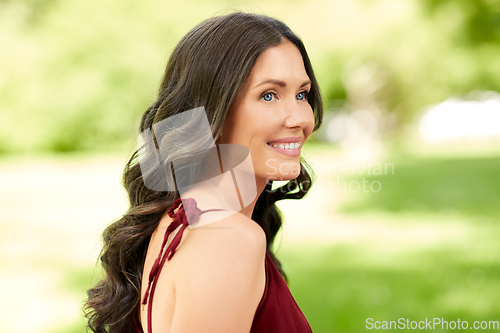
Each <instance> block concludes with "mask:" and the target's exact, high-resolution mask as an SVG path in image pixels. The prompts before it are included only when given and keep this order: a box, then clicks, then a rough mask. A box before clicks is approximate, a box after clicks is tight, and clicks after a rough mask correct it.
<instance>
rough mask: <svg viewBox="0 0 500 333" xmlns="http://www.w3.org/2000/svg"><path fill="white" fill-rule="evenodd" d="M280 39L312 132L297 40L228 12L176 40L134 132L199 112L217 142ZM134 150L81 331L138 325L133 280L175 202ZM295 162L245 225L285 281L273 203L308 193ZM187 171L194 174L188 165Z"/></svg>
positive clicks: (304, 168)
mask: <svg viewBox="0 0 500 333" xmlns="http://www.w3.org/2000/svg"><path fill="white" fill-rule="evenodd" d="M285 40H288V41H290V42H292V43H293V44H294V45H295V46H296V47H297V48H298V49H299V51H300V53H301V55H302V59H303V61H304V66H305V70H306V72H307V74H308V76H309V78H310V80H311V90H310V93H309V95H308V102H309V104H310V105H311V107H312V109H313V112H314V118H315V127H314V130H317V129H318V128H319V126H320V125H321V121H322V118H323V105H322V100H321V95H320V92H319V87H318V83H317V81H316V78H315V76H314V72H313V69H312V66H311V63H310V60H309V57H308V55H307V52H306V49H305V47H304V45H303V43H302V41H301V40H300V38H299V37H297V36H296V35H295V34H294V33H293V32H292V31H291V30H290V28H289V27H288V26H287V25H285V24H284V23H282V22H280V21H278V20H276V19H273V18H270V17H267V16H263V15H257V14H249V13H241V12H235V13H231V14H227V15H224V16H217V17H213V18H210V19H208V20H206V21H203V22H202V23H200V24H199V25H197V26H196V27H194V28H193V29H192V30H191V31H189V32H188V33H187V34H186V35H185V36H184V37H183V38H182V39H181V40H180V42H179V43H178V44H177V46H176V47H175V49H174V50H173V52H172V55H171V56H170V59H169V61H168V63H167V67H166V70H165V73H164V76H163V79H162V82H161V85H160V89H159V92H158V97H157V99H156V100H155V101H154V102H153V103H152V105H151V106H150V107H149V108H148V109H147V110H146V112H145V113H144V114H143V116H142V119H141V123H140V128H139V132H140V133H143V132H144V131H146V130H148V129H151V128H152V126H153V124H155V123H157V122H159V121H161V120H163V119H166V118H168V117H171V116H173V115H176V114H179V113H181V112H183V111H186V110H190V109H193V108H196V107H200V106H204V107H205V112H206V115H207V118H208V121H209V124H210V129H211V131H212V134H213V138H215V139H216V140H217V141H218V140H219V138H220V135H221V133H222V129H223V125H224V121H225V119H226V117H227V116H228V113H229V110H230V108H231V105H232V104H233V102H234V101H235V99H236V97H237V95H238V93H239V92H240V90H241V89H242V87H243V85H244V83H245V80H246V79H247V77H248V75H249V74H250V71H251V69H252V68H253V66H254V64H255V62H256V60H257V58H258V57H259V55H260V54H262V52H263V51H265V50H266V49H268V48H270V47H273V46H277V45H279V44H280V43H282V42H283V41H285ZM165 137H167V136H165ZM157 139H158V138H157ZM193 140H196V139H193ZM190 146H191V145H190ZM195 146H196V145H193V147H195ZM140 150H141V148H139V149H138V150H137V151H135V152H134V153H133V154H132V156H131V158H130V159H129V160H128V162H127V163H126V165H125V169H124V172H123V180H122V181H123V185H124V187H125V189H126V191H127V193H128V197H129V203H130V207H129V209H128V210H127V211H126V212H125V213H124V214H123V216H122V217H121V218H120V219H118V220H117V221H115V222H114V223H112V224H111V225H110V226H108V227H107V228H106V229H105V230H104V232H103V235H102V238H103V248H102V251H101V254H100V260H101V264H102V266H103V268H104V271H105V276H104V279H103V280H102V281H100V282H99V283H97V285H96V286H95V287H93V288H91V289H90V290H88V299H87V301H86V304H85V313H86V317H87V318H88V328H90V329H91V330H92V331H93V332H96V333H97V332H99V333H101V332H109V333H129V332H130V333H134V330H135V325H136V324H138V322H139V311H140V298H141V292H140V291H141V279H142V272H143V268H144V260H145V257H146V252H147V249H148V245H149V242H150V239H151V235H152V233H153V232H154V231H155V229H156V227H157V226H158V224H159V222H160V219H161V218H162V216H163V215H164V213H165V212H166V211H167V210H168V209H169V208H170V206H171V205H172V204H173V203H174V201H175V200H176V199H177V198H179V197H180V196H179V193H178V191H154V190H151V189H149V188H148V187H146V186H145V182H144V178H143V174H142V172H141V167H140V165H139V163H138V161H139V157H140V153H141V152H140ZM188 152H189V149H188ZM193 154H195V152H193ZM168 158H170V159H172V158H175V157H173V156H169V157H167V159H168ZM300 162H301V172H300V174H299V176H298V177H297V178H296V179H294V180H291V181H289V182H288V183H287V184H285V185H284V186H282V187H280V188H277V189H273V188H272V183H273V182H272V181H270V182H269V183H268V184H267V185H266V187H265V189H264V191H263V192H262V193H261V194H260V196H259V198H258V199H257V202H256V204H255V208H254V211H253V214H252V219H253V220H254V221H255V222H257V223H258V224H259V225H260V226H261V227H262V228H263V230H264V231H265V234H266V238H267V252H268V253H269V255H270V256H271V258H272V260H273V262H274V264H275V265H276V267H277V269H278V270H279V272H280V273H281V275H282V276H283V277H284V278H285V281H287V283H288V279H287V277H286V275H285V273H284V271H283V269H282V267H281V264H280V262H279V261H278V259H277V258H276V256H275V255H274V253H273V252H272V245H273V242H274V239H275V237H276V234H277V233H278V231H279V229H280V228H281V225H282V219H281V213H280V211H279V210H278V208H277V206H276V202H277V201H280V200H284V199H301V198H302V197H304V196H305V195H306V194H307V192H308V191H309V189H310V187H311V185H312V181H313V179H312V171H311V169H310V168H309V166H308V165H307V163H306V162H305V160H303V159H302V158H301V159H300ZM188 167H193V168H194V169H196V166H188ZM187 174H191V173H189V172H188V173H187ZM194 176H195V173H193V177H194Z"/></svg>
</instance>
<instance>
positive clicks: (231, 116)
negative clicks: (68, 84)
mask: <svg viewBox="0 0 500 333" xmlns="http://www.w3.org/2000/svg"><path fill="white" fill-rule="evenodd" d="M199 107H203V108H204V112H205V114H206V118H207V120H208V124H209V132H210V134H212V135H213V137H212V138H215V139H216V143H217V144H218V145H217V147H219V148H218V150H217V151H218V152H219V154H220V152H221V151H220V147H222V146H223V145H219V144H221V143H222V144H229V145H234V147H245V149H247V152H249V156H250V157H251V161H252V163H251V165H252V167H253V170H252V172H253V173H254V177H252V181H253V179H255V183H252V184H250V185H248V184H241V182H240V183H239V184H236V185H238V186H237V187H236V188H237V189H238V187H240V188H243V186H245V185H248V186H247V188H250V189H251V188H253V187H254V188H256V190H257V191H256V196H255V199H253V200H251V201H250V202H249V203H248V202H247V204H245V205H242V206H241V207H243V208H242V209H241V210H240V211H238V212H231V213H230V214H225V215H224V214H223V213H224V211H225V207H226V206H225V202H224V200H225V199H224V198H223V199H221V197H220V196H214V195H213V193H215V192H216V193H227V192H226V191H225V190H223V191H220V189H219V188H217V189H216V188H213V187H211V186H210V185H209V186H207V185H206V183H203V182H200V175H201V174H204V173H206V169H205V168H204V167H201V166H200V163H197V162H195V163H193V161H198V160H199V159H198V158H199V155H200V151H202V150H203V149H200V147H205V148H208V147H212V148H213V147H214V146H213V145H208V146H206V143H207V142H209V141H210V140H207V137H206V136H203V135H201V137H200V136H197V135H190V134H189V135H188V136H189V137H190V139H189V140H191V141H189V140H187V141H185V143H184V144H182V145H180V146H179V145H178V146H176V147H177V148H178V149H177V150H176V148H175V147H174V148H172V150H169V149H163V151H162V152H161V154H160V155H159V156H161V158H160V160H162V159H164V160H162V161H160V164H161V166H162V167H159V168H156V169H154V168H153V169H154V170H151V169H148V172H144V171H145V170H146V169H147V168H144V163H143V165H142V166H141V163H140V161H139V160H141V158H140V155H141V150H145V149H146V147H147V144H146V145H143V146H140V148H139V149H138V151H136V152H135V153H134V154H133V156H132V157H131V159H130V160H129V162H128V163H127V165H126V167H125V171H124V177H123V182H124V186H125V188H126V190H127V192H128V195H129V199H130V209H129V210H128V211H127V212H126V213H125V214H124V215H123V217H122V218H121V219H119V220H118V221H116V222H115V223H113V224H112V225H110V226H109V227H108V228H107V229H106V230H105V231H104V233H103V239H104V247H103V250H102V254H101V261H102V264H103V267H104V269H105V272H106V277H105V278H104V280H102V281H101V282H100V283H98V284H97V286H96V287H95V288H93V289H91V290H89V293H88V294H89V299H88V301H87V304H86V306H87V309H88V317H89V327H90V329H91V330H92V331H94V332H120V333H126V332H134V333H136V332H141V331H144V332H148V333H149V332H155V333H159V332H175V333H178V332H214V333H221V332H228V333H229V332H230V333H239V332H275V333H276V332H287V333H289V332H311V329H310V326H309V324H308V323H307V320H306V319H305V317H304V315H303V314H302V312H301V310H300V309H299V307H298V306H297V304H296V303H295V301H294V300H293V297H292V295H291V294H290V291H289V289H288V286H287V284H286V283H285V281H287V279H286V276H285V274H284V272H283V270H282V268H281V265H280V263H279V261H278V260H277V259H276V257H275V256H274V254H273V252H272V245H273V241H274V238H275V236H276V234H277V232H278V231H279V229H280V227H281V223H282V222H281V216H280V213H279V211H278V209H277V207H276V205H275V203H276V202H277V201H279V200H283V199H300V198H302V197H303V196H304V195H305V194H306V193H307V192H308V190H309V188H310V186H311V176H310V174H309V173H308V171H307V170H306V168H305V165H306V164H305V162H304V161H303V160H302V159H301V157H300V148H301V147H302V146H303V144H304V141H305V140H306V139H307V138H308V137H309V136H310V134H311V133H312V132H313V131H315V130H316V129H318V128H319V126H320V124H321V120H322V115H323V108H322V102H321V96H320V93H319V89H318V84H317V81H316V78H315V76H314V73H313V69H312V67H311V64H310V61H309V58H308V55H307V53H306V50H305V48H304V45H303V43H302V41H301V40H300V39H299V38H298V37H297V36H296V35H295V34H294V33H293V32H292V31H291V30H290V29H289V28H288V27H287V26H286V25H285V24H283V23H282V22H280V21H277V20H275V19H272V18H269V17H266V16H262V15H255V14H248V13H239V12H237V13H232V14H228V15H225V16H219V17H214V18H211V19H208V20H206V21H204V22H202V23H200V24H199V25H198V26H196V27H195V28H193V29H192V30H191V31H190V32H189V33H188V34H187V35H186V36H184V37H183V38H182V40H181V41H180V42H179V44H178V45H177V46H176V48H175V49H174V51H173V53H172V55H171V57H170V60H169V62H168V64H167V68H166V71H165V74H164V78H163V81H162V83H161V86H160V90H159V94H158V98H157V100H156V101H155V102H154V103H153V105H152V106H151V107H150V108H149V109H148V110H147V111H146V112H145V113H144V115H143V117H142V121H141V125H140V132H141V133H143V137H148V136H147V135H146V136H144V133H147V134H150V136H151V137H155V138H153V139H151V140H150V141H151V142H154V146H153V144H152V143H151V142H150V143H151V145H150V146H149V147H150V148H151V147H156V148H158V149H160V148H159V147H160V146H163V145H166V144H168V143H169V142H171V140H172V139H173V138H175V139H177V138H179V136H182V135H183V133H184V134H186V133H188V132H187V131H185V130H183V129H182V128H181V129H180V130H179V131H177V132H176V131H175V130H174V129H172V131H169V130H167V131H165V132H164V133H160V130H159V127H158V126H157V127H155V126H156V125H155V124H160V122H161V121H166V120H168V119H173V116H177V115H181V114H187V113H183V112H184V111H186V110H191V109H194V108H199ZM201 132H203V131H202V130H200V133H201ZM172 133H176V134H175V135H174V134H172ZM169 135H170V137H169ZM169 140H170V141H169ZM174 146H175V145H174ZM172 147H173V146H172ZM179 147H180V148H179ZM151 150H154V149H151ZM212 151H213V150H212ZM193 156H194V157H196V158H191V157H193ZM204 156H205V155H204ZM187 157H189V158H188V159H187V160H188V162H186V158H187ZM190 158H191V159H190ZM219 158H220V155H219ZM181 160H182V161H183V162H182V163H180V162H178V161H181ZM201 160H203V158H202V159H201ZM141 161H142V160H141ZM176 163H177V164H176ZM179 163H180V164H179ZM141 167H142V169H141ZM221 168H222V162H221ZM174 169H176V170H174ZM167 170H168V171H167ZM221 172H223V170H221ZM225 174H229V173H228V172H226V173H225ZM151 175H156V176H155V177H153V178H151V177H150V176H151ZM181 175H182V177H181ZM161 177H164V178H161ZM181 178H182V179H181ZM151 179H156V182H153V185H151V182H150V181H149V180H151ZM158 179H160V180H158ZM206 179H208V178H206ZM186 180H187V181H188V183H189V184H197V186H192V187H187V190H186V187H184V190H180V186H179V182H181V181H186ZM273 180H290V182H289V183H288V184H286V185H284V186H283V187H282V188H278V189H274V190H273V189H272V183H273ZM148 182H149V185H148ZM161 182H164V185H165V184H166V185H165V186H163V187H162V186H160V185H161V184H160V183H161ZM159 184H160V185H159ZM172 184H175V185H174V186H171V185H172ZM203 184H205V185H203ZM168 185H170V186H168ZM233 185H234V184H233ZM155 186H156V187H155ZM181 197H182V200H181V199H180V198H181ZM238 199H240V203H241V202H242V201H241V196H240V195H239V196H238ZM217 214H219V215H217ZM220 214H222V215H220ZM213 216H218V217H217V218H214V217H213ZM203 220H205V222H204V223H200V225H201V226H199V227H196V228H191V224H192V223H197V222H200V221H203ZM188 224H189V225H190V228H186V226H187V225H188ZM306 227H307V226H306V225H304V228H306ZM174 253H175V255H174ZM143 277H144V278H143ZM153 299H154V303H153Z"/></svg>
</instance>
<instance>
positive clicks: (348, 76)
mask: <svg viewBox="0 0 500 333" xmlns="http://www.w3.org/2000/svg"><path fill="white" fill-rule="evenodd" d="M234 10H243V11H249V12H255V13H262V14H267V15H270V16H273V17H276V18H278V19H281V20H283V21H284V22H286V23H287V24H288V25H289V26H290V27H291V28H292V30H294V31H295V32H296V33H297V34H298V35H299V36H300V37H301V38H302V39H303V40H304V42H305V45H306V47H307V49H308V52H309V54H310V57H311V60H312V63H313V65H314V68H315V71H316V74H317V77H318V80H319V83H320V86H321V89H322V92H323V96H324V100H325V106H326V110H327V112H326V114H325V121H324V124H323V127H322V128H321V130H320V131H319V132H318V133H316V134H315V135H314V137H313V138H312V140H311V142H309V143H308V144H307V145H306V147H305V148H304V150H303V156H304V157H305V158H306V159H307V160H308V161H309V163H310V164H311V166H312V167H313V169H314V170H315V171H316V179H317V180H316V184H315V186H314V187H313V190H312V191H311V192H310V193H309V194H308V195H307V196H306V197H305V198H304V199H303V200H301V201H299V202H283V203H280V205H279V207H280V208H281V209H282V212H283V216H284V226H283V229H282V231H280V233H279V234H278V236H277V240H276V243H275V251H276V252H277V255H278V258H279V259H280V260H281V261H282V263H283V267H284V269H285V271H286V273H287V274H288V277H289V279H290V289H291V291H292V293H293V295H294V297H295V299H296V300H297V302H298V304H299V305H300V307H301V309H302V310H303V312H304V314H305V315H306V317H307V318H308V320H309V322H310V324H311V326H312V328H313V331H314V332H315V333H329V332H343V333H344V332H362V331H365V330H367V329H366V327H365V325H366V322H365V321H366V319H367V318H373V319H374V320H379V321H383V320H386V321H390V320H394V321H397V320H398V319H399V318H405V319H406V318H408V319H409V320H415V321H420V320H425V318H428V319H431V318H443V319H444V320H447V321H456V320H457V319H460V320H461V321H462V320H467V321H469V325H472V322H473V321H476V320H478V321H483V320H485V321H489V320H500V302H499V300H498V295H500V279H499V277H500V259H499V257H498V253H500V251H499V250H500V249H499V247H500V246H499V239H500V237H499V236H500V224H499V222H500V220H499V218H500V214H499V213H500V211H499V208H498V202H500V175H499V172H498V171H499V167H500V139H499V137H500V129H499V128H500V102H499V101H500V98H499V95H498V91H500V79H499V78H500V3H499V2H498V1H495V0H464V1H453V0H349V1H345V0H330V1H323V0H318V1H295V0H289V1H272V2H269V1H252V2H235V1H223V0H220V1H201V0H187V1H183V2H180V1H179V2H177V1H160V0H153V1H143V2H140V1H131V0H122V1H116V0H115V1H113V0H110V1H96V0H88V1H85V2H84V1H59V0H24V1H21V0H1V1H0V49H1V51H0V205H1V208H0V285H1V286H2V288H0V299H1V300H2V304H1V305H0V317H1V320H0V331H1V332H10V333H21V332H41V333H44V332H51V333H60V332H61V333H62V332H67V333H81V332H85V320H84V319H83V317H82V312H81V306H82V304H83V301H84V299H85V297H86V294H85V291H86V290H87V289H88V288H89V287H91V286H92V284H93V283H95V282H96V281H97V280H98V279H99V274H100V270H99V268H98V266H96V262H97V255H98V252H99V249H100V238H99V237H100V233H101V232H102V230H103V229H104V227H105V226H106V225H108V224H109V223H111V222H112V221H113V220H115V219H116V218H118V217H119V216H120V214H122V213H123V212H124V211H125V210H126V209H127V201H126V195H125V193H124V191H123V189H122V188H121V186H120V175H121V171H122V169H123V167H124V165H125V162H126V161H127V159H128V157H129V156H130V155H131V154H132V152H133V151H134V150H135V148H136V147H135V145H136V139H137V135H138V130H137V128H138V124H139V119H140V116H141V114H142V113H143V112H144V111H145V110H146V108H147V107H148V106H149V104H150V103H151V102H152V101H153V100H154V98H155V93H156V91H157V87H158V85H159V81H160V78H161V75H162V73H163V70H164V67H165V64H166V61H167V59H168V55H169V53H170V52H171V51H172V49H173V47H174V46H175V44H176V42H177V41H178V40H179V39H180V38H181V37H182V36H183V35H184V34H185V33H186V32H187V31H189V30H190V29H191V28H192V27H193V26H194V25H195V24H197V23H199V22H200V21H202V20H204V19H206V18H208V17H211V16H214V15H218V14H226V13H229V12H231V11H234ZM363 184H365V185H367V186H368V187H365V188H363ZM370 185H373V186H372V187H371V188H370V187H369V186H370ZM443 331H446V330H443ZM485 331H488V330H485Z"/></svg>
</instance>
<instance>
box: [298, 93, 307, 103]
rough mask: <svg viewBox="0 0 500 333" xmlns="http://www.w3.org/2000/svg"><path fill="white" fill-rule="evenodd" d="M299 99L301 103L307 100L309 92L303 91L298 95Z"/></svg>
mask: <svg viewBox="0 0 500 333" xmlns="http://www.w3.org/2000/svg"><path fill="white" fill-rule="evenodd" d="M297 99H298V100H299V101H302V100H305V99H307V91H301V92H299V93H298V94H297Z"/></svg>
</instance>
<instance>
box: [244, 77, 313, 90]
mask: <svg viewBox="0 0 500 333" xmlns="http://www.w3.org/2000/svg"><path fill="white" fill-rule="evenodd" d="M266 83H274V84H277V85H278V86H280V87H283V88H284V87H286V82H285V81H281V80H275V79H269V80H265V81H262V82H261V83H259V84H258V85H256V86H255V87H253V88H254V89H255V88H257V87H258V86H261V85H263V84H266ZM308 84H311V80H307V81H304V83H302V84H301V85H300V88H302V87H304V86H307V85H308Z"/></svg>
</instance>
